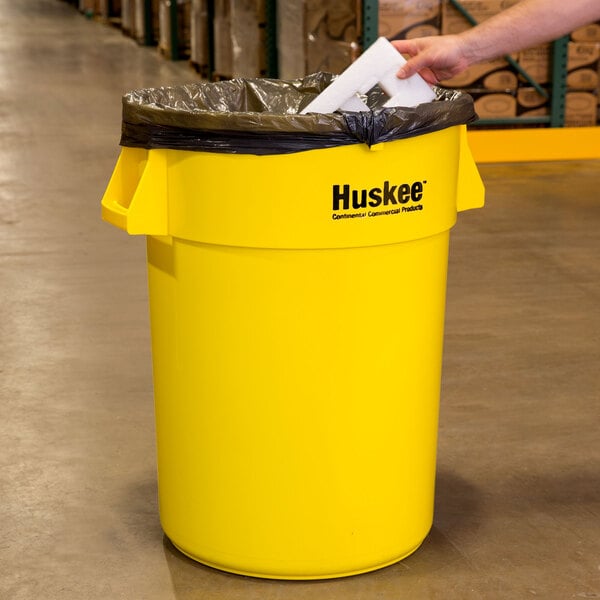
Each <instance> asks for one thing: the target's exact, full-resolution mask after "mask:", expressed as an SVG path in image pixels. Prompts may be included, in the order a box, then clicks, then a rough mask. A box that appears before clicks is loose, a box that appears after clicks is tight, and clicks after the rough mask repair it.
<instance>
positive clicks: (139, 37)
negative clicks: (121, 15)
mask: <svg viewBox="0 0 600 600" xmlns="http://www.w3.org/2000/svg"><path fill="white" fill-rule="evenodd" d="M131 1H132V0H130V2H131ZM147 3H148V9H149V12H148V13H146V5H147ZM133 4H134V14H133V23H132V28H131V37H133V38H134V39H135V40H136V41H137V42H138V43H140V44H146V43H147V44H156V43H158V37H159V23H158V4H159V0H133ZM146 18H148V19H149V23H146ZM146 28H147V29H146ZM147 33H148V35H147Z"/></svg>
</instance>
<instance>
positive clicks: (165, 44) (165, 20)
mask: <svg viewBox="0 0 600 600" xmlns="http://www.w3.org/2000/svg"><path fill="white" fill-rule="evenodd" d="M129 1H130V2H131V1H132V0H129ZM175 1H176V2H177V43H178V47H177V49H176V50H177V54H178V56H179V58H189V56H190V22H191V17H190V14H191V3H190V0H159V6H158V30H159V33H158V48H159V50H160V51H161V52H162V53H163V54H164V55H165V56H167V57H169V58H172V57H173V56H174V54H175V52H174V50H175V49H174V48H172V47H171V2H175Z"/></svg>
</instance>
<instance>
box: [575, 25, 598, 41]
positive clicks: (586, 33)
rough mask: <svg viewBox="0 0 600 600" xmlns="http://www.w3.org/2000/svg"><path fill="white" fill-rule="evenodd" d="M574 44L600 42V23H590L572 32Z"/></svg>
mask: <svg viewBox="0 0 600 600" xmlns="http://www.w3.org/2000/svg"><path fill="white" fill-rule="evenodd" d="M571 39H572V40H573V41H574V42H600V23H590V24H589V25H585V26H584V27H580V28H579V29H576V30H575V31H572V32H571Z"/></svg>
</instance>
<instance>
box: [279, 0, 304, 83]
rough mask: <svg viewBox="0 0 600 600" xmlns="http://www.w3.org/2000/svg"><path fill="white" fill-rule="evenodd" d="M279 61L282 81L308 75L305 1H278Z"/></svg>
mask: <svg viewBox="0 0 600 600" xmlns="http://www.w3.org/2000/svg"><path fill="white" fill-rule="evenodd" d="M276 12H277V60H278V69H279V77H280V78H281V79H296V78H298V77H304V75H308V71H307V68H306V48H305V46H306V35H307V34H306V26H305V23H304V12H305V11H304V0H277V11H276Z"/></svg>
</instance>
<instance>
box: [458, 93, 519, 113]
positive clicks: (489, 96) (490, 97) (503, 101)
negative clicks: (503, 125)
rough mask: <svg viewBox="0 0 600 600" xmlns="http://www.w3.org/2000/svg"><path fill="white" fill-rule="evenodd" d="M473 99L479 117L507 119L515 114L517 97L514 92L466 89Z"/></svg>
mask: <svg viewBox="0 0 600 600" xmlns="http://www.w3.org/2000/svg"><path fill="white" fill-rule="evenodd" d="M466 91H467V92H468V93H469V94H470V95H471V96H472V97H473V101H474V107H475V112H476V113H477V115H478V116H479V118H480V119H509V118H512V117H516V116H517V99H516V97H515V93H514V92H494V91H489V90H481V89H467V90H466Z"/></svg>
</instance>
